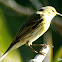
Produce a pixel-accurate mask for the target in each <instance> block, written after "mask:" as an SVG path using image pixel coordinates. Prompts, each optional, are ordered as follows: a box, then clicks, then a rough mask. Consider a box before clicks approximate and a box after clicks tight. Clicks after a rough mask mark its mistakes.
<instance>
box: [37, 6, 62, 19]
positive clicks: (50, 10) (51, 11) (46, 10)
mask: <svg viewBox="0 0 62 62" xmlns="http://www.w3.org/2000/svg"><path fill="white" fill-rule="evenodd" d="M37 14H40V15H42V14H43V15H45V16H46V17H47V18H51V19H52V18H53V17H55V16H56V15H60V16H62V15H61V14H60V13H58V12H57V11H56V9H55V8H54V7H52V6H46V7H42V8H41V9H40V10H38V11H37Z"/></svg>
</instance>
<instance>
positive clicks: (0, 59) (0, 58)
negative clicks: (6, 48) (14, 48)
mask: <svg viewBox="0 0 62 62" xmlns="http://www.w3.org/2000/svg"><path fill="white" fill-rule="evenodd" d="M7 54H8V52H7V53H4V54H3V55H2V56H1V57H0V61H2V59H3V58H4V57H5V56H6V55H7Z"/></svg>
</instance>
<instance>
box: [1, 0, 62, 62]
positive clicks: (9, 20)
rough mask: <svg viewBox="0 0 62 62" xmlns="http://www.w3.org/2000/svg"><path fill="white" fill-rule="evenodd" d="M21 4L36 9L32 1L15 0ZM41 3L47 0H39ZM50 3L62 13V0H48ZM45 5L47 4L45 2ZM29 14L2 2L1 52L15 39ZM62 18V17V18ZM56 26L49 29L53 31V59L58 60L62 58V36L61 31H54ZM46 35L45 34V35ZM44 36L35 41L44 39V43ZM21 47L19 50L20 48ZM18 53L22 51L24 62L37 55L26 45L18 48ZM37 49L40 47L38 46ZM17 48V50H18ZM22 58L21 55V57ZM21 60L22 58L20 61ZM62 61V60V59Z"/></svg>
mask: <svg viewBox="0 0 62 62" xmlns="http://www.w3.org/2000/svg"><path fill="white" fill-rule="evenodd" d="M15 1H16V2H17V3H18V4H19V5H22V6H24V7H30V8H33V9H34V10H35V11H36V8H35V7H34V6H33V5H32V3H31V2H30V1H29V0H15ZM39 1H40V3H43V2H45V0H44V1H43V0H39ZM48 2H49V4H47V5H51V6H54V7H55V8H56V9H57V11H58V12H60V13H62V1H61V0H48ZM43 6H46V5H45V4H44V3H43ZM27 17H28V16H26V15H22V14H21V15H20V14H18V13H17V12H15V11H14V10H12V9H11V8H10V7H7V6H5V5H4V4H2V3H0V50H1V52H3V53H4V52H5V51H6V49H7V48H8V47H9V45H10V44H11V42H12V40H13V39H14V37H15V35H16V33H17V32H18V30H19V28H20V26H21V25H22V24H23V22H24V21H25V20H26V18H27ZM61 19H62V18H61ZM54 29H55V27H53V29H52V26H51V28H50V29H49V30H51V32H52V39H53V45H54V50H53V56H54V57H53V61H54V62H56V61H57V58H62V56H60V55H62V53H61V52H62V47H61V46H62V36H61V35H60V34H59V32H58V31H57V30H56V31H54ZM43 36H44V35H43ZM43 36H42V37H40V38H39V39H38V40H37V42H34V43H38V44H39V43H41V42H38V41H42V43H43ZM18 49H19V50H18ZM18 49H17V50H18V53H20V56H22V61H23V62H28V61H29V60H30V59H31V58H33V57H34V56H35V53H33V52H32V51H31V50H30V49H29V48H28V47H26V46H25V45H23V46H21V47H20V48H18ZM35 49H38V47H36V48H35ZM17 50H16V51H17ZM19 58H21V57H19ZM19 62H21V60H20V61H19ZM60 62H61V61H60Z"/></svg>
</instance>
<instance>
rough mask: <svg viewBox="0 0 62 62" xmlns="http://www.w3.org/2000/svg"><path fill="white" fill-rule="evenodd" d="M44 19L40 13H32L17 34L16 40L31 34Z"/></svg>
mask: <svg viewBox="0 0 62 62" xmlns="http://www.w3.org/2000/svg"><path fill="white" fill-rule="evenodd" d="M42 20H43V19H41V16H40V14H33V15H31V16H30V17H29V18H28V19H27V20H26V23H24V24H23V25H22V26H21V28H20V30H19V32H18V34H17V35H16V40H18V39H21V38H23V37H24V36H26V35H27V34H29V33H30V32H31V31H33V30H34V29H35V28H36V26H37V25H38V24H39V23H41V22H42Z"/></svg>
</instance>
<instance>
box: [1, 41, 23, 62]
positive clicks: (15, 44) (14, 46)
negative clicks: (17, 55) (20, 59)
mask: <svg viewBox="0 0 62 62" xmlns="http://www.w3.org/2000/svg"><path fill="white" fill-rule="evenodd" d="M23 44H24V43H23V42H13V43H12V44H11V45H10V47H9V48H8V49H7V50H6V52H5V53H4V54H3V55H2V56H1V57H0V61H2V59H4V57H5V56H6V55H7V54H8V53H9V52H11V51H12V50H14V49H16V48H18V47H20V46H22V45H23Z"/></svg>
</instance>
